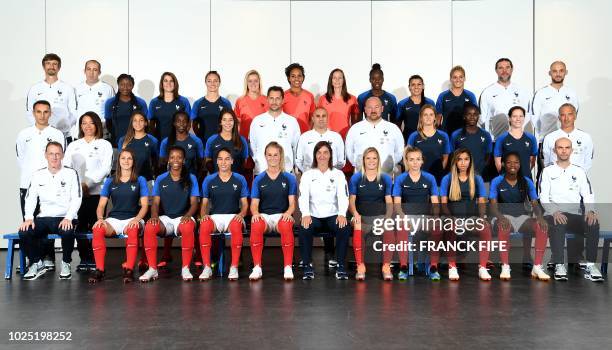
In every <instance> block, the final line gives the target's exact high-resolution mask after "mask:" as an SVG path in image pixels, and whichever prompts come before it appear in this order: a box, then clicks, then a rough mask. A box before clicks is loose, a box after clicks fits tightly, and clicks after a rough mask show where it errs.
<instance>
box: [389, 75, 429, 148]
mask: <svg viewBox="0 0 612 350" xmlns="http://www.w3.org/2000/svg"><path fill="white" fill-rule="evenodd" d="M408 90H409V91H410V96H408V97H406V98H405V99H403V100H401V101H400V102H399V103H398V104H397V126H398V127H400V129H402V134H403V135H404V142H407V141H408V136H410V135H411V134H412V133H413V132H415V131H416V130H417V124H418V123H419V113H420V112H421V107H423V106H424V105H426V104H428V105H432V106H433V104H434V101H433V100H432V99H429V98H427V97H425V83H424V82H423V78H422V77H421V76H420V75H416V74H415V75H413V76H411V77H410V79H408Z"/></svg>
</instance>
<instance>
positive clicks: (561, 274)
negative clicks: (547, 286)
mask: <svg viewBox="0 0 612 350" xmlns="http://www.w3.org/2000/svg"><path fill="white" fill-rule="evenodd" d="M554 277H555V280H557V281H567V270H566V269H565V264H555V274H554Z"/></svg>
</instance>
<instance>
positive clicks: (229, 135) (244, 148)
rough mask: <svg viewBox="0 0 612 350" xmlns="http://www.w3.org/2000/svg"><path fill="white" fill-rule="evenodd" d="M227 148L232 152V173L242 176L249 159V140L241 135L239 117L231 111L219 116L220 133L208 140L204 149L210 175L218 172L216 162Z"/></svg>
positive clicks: (226, 110) (223, 111) (227, 110)
mask: <svg viewBox="0 0 612 350" xmlns="http://www.w3.org/2000/svg"><path fill="white" fill-rule="evenodd" d="M223 148H227V149H229V150H231V151H232V159H233V161H234V162H233V164H232V171H233V172H235V173H239V174H242V173H243V172H244V169H245V167H246V166H247V164H246V161H247V159H248V158H249V146H248V143H247V140H246V139H245V138H244V137H243V136H242V135H240V131H239V125H238V117H236V114H235V113H234V111H232V110H231V109H223V110H221V113H220V114H219V128H218V133H217V134H215V135H212V136H211V137H209V138H208V141H207V142H206V147H205V148H204V158H205V164H206V168H207V169H208V171H209V172H210V173H213V172H216V171H217V170H218V167H217V164H216V162H215V161H213V160H216V159H217V153H219V150H221V149H223Z"/></svg>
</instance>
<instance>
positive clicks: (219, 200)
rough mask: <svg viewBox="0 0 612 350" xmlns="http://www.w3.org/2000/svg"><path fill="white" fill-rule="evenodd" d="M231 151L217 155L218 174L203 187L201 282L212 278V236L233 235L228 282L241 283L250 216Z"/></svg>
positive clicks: (221, 151)
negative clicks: (246, 221)
mask: <svg viewBox="0 0 612 350" xmlns="http://www.w3.org/2000/svg"><path fill="white" fill-rule="evenodd" d="M232 163H233V159H232V151H230V150H229V149H227V148H222V149H221V150H220V151H219V152H217V167H218V169H219V171H218V172H216V173H214V174H211V175H208V176H207V177H206V178H205V179H204V182H203V183H202V193H201V194H202V206H201V209H200V235H199V237H200V252H201V254H202V261H203V263H204V270H203V271H202V274H200V277H199V279H200V281H205V280H208V279H210V278H211V277H212V269H211V267H210V247H211V234H212V233H213V232H220V233H225V232H229V233H230V234H231V242H230V244H231V251H232V260H231V264H230V270H229V274H228V276H227V278H228V279H229V280H230V281H235V280H237V279H238V262H239V261H240V251H241V249H242V241H243V238H242V232H243V228H244V217H245V216H246V214H247V209H248V202H247V198H248V196H249V189H248V186H247V183H246V180H245V179H244V176H242V175H240V174H238V173H234V172H232Z"/></svg>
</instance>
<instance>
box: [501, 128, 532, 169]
mask: <svg viewBox="0 0 612 350" xmlns="http://www.w3.org/2000/svg"><path fill="white" fill-rule="evenodd" d="M509 152H517V153H518V154H519V157H520V159H521V175H523V176H527V177H528V178H530V179H531V160H530V157H531V156H537V155H538V141H537V140H536V138H535V137H534V136H533V135H532V134H530V133H528V132H523V136H521V138H520V139H515V138H514V136H512V135H510V133H509V132H507V131H506V132H505V133H503V134H501V135H500V136H499V137H498V138H497V139H496V140H495V149H494V150H493V154H494V155H495V157H503V156H504V155H505V154H506V153H509Z"/></svg>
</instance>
